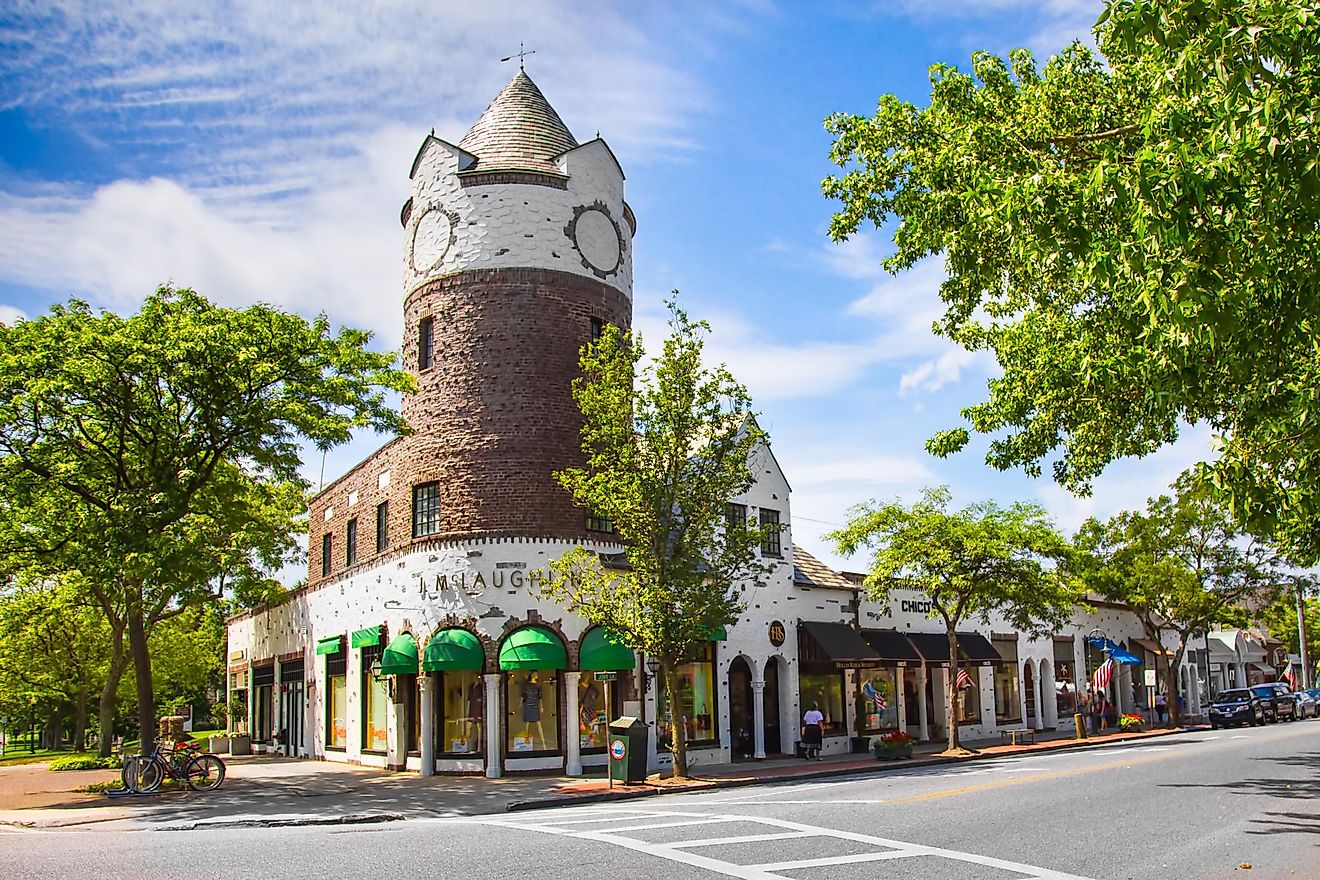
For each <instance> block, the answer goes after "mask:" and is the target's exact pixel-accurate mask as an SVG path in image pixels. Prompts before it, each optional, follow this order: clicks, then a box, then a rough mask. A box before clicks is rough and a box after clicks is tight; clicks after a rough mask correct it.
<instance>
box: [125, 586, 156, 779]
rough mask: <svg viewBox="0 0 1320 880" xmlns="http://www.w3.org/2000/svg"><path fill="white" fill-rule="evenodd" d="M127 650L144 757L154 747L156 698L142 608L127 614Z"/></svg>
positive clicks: (140, 744)
mask: <svg viewBox="0 0 1320 880" xmlns="http://www.w3.org/2000/svg"><path fill="white" fill-rule="evenodd" d="M128 650H129V653H130V654H132V656H133V672H134V673H135V677H136V679H137V698H138V742H139V747H140V749H141V753H142V754H144V755H146V754H150V753H151V751H152V750H153V749H154V748H155V747H156V698H155V694H153V693H152V688H151V654H150V653H149V652H148V651H147V633H146V629H145V628H144V627H143V622H142V606H141V605H140V604H139V605H136V606H135V607H133V608H131V609H130V610H129V613H128Z"/></svg>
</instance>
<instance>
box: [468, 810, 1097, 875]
mask: <svg viewBox="0 0 1320 880" xmlns="http://www.w3.org/2000/svg"><path fill="white" fill-rule="evenodd" d="M461 821H464V822H476V823H480V824H482V825H493V826H497V827H501V828H505V829H509V830H517V831H526V832H532V833H539V834H550V835H557V836H561V837H572V838H578V839H581V840H590V841H598V842H601V843H606V844H610V845H613V846H618V847H622V848H625V849H630V850H634V851H636V852H639V853H643V854H645V855H648V856H652V857H654V858H658V859H664V860H667V861H670V862H677V863H681V864H685V865H691V866H693V867H696V868H704V869H706V870H707V871H710V872H712V873H714V874H719V875H722V876H725V877H734V878H738V880H794V878H795V877H796V876H799V875H798V872H801V871H803V870H806V869H815V868H825V867H834V868H845V866H865V865H869V864H872V863H878V862H887V863H891V867H898V866H897V865H894V864H892V863H895V862H901V860H906V859H916V860H921V861H931V860H935V861H943V862H945V863H946V864H947V868H946V869H945V870H943V871H935V872H936V873H940V874H947V875H948V876H961V875H962V873H963V872H962V871H959V870H958V864H957V863H961V864H962V865H963V866H964V868H965V867H966V866H968V865H979V866H981V867H983V868H991V869H999V871H1000V872H1003V873H1002V874H1000V873H997V874H996V876H1003V877H1005V878H1039V880H1087V878H1083V877H1079V876H1078V875H1076V874H1066V873H1062V872H1059V871H1055V870H1052V869H1048V868H1040V867H1035V866H1033V865H1024V864H1020V863H1018V862H1012V861H1007V860H1004V859H998V858H994V857H993V856H985V855H979V854H976V853H964V852H958V851H955V850H949V849H943V848H940V847H933V846H926V845H923V844H917V843H907V842H904V841H899V840H890V839H888V838H883V837H875V836H872V835H869V834H859V833H857V832H852V831H844V830H841V829H835V828H826V827H822V826H817V825H806V824H803V823H801V822H790V821H787V820H784V819H774V818H768V817H765V816H750V815H743V814H738V813H725V812H699V811H691V810H669V809H646V808H624V809H621V808H619V807H617V806H610V807H598V808H592V807H575V808H569V809H565V810H553V811H546V812H538V813H536V814H525V815H520V816H511V817H496V816H491V817H484V818H480V819H476V818H474V819H465V820H461ZM783 842H791V843H792V846H790V847H784V846H775V845H776V844H782V843H783ZM776 852H778V853H779V854H781V856H783V855H792V856H795V857H792V858H785V857H781V858H777V859H771V860H768V861H767V860H766V859H767V858H768V857H769V856H768V854H770V853H776ZM796 856H801V857H796ZM913 867H914V868H915V867H916V866H915V865H914V866H913ZM923 868H925V866H923ZM925 870H933V871H934V867H933V866H932V867H931V868H925ZM891 873H892V872H891V871H890V870H889V869H886V874H887V875H888V874H891ZM918 873H921V874H922V875H923V876H925V873H924V870H923V871H918ZM813 876H819V874H814V875H813ZM830 876H831V877H837V878H840V880H848V878H850V877H857V878H861V877H870V876H874V875H873V874H872V873H870V872H864V873H856V874H849V873H846V872H831V874H830Z"/></svg>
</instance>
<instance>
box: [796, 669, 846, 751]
mask: <svg viewBox="0 0 1320 880" xmlns="http://www.w3.org/2000/svg"><path fill="white" fill-rule="evenodd" d="M798 688H799V690H798V698H799V700H800V701H801V702H800V705H801V706H802V711H803V712H805V711H807V710H808V709H810V708H811V707H812V706H813V705H817V706H819V707H820V711H821V713H822V714H824V716H825V723H824V724H823V725H821V727H822V730H821V733H822V734H823V735H825V736H843V735H844V734H845V733H847V730H846V724H847V715H845V714H844V710H843V673H841V672H837V671H831V672H807V671H805V670H804V671H803V672H802V673H800V674H799V676H798Z"/></svg>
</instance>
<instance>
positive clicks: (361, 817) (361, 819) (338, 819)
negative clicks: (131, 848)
mask: <svg viewBox="0 0 1320 880" xmlns="http://www.w3.org/2000/svg"><path fill="white" fill-rule="evenodd" d="M406 818H407V817H406V816H404V815H403V814H402V813H345V814H343V815H340V816H270V817H265V818H261V817H252V818H250V819H218V820H215V821H211V820H207V819H198V820H197V821H196V822H182V823H179V824H175V825H160V826H158V827H155V828H147V829H143V830H145V831H203V830H209V829H212V828H297V827H300V826H303V825H377V824H380V823H382V822H401V821H403V820H404V819H406Z"/></svg>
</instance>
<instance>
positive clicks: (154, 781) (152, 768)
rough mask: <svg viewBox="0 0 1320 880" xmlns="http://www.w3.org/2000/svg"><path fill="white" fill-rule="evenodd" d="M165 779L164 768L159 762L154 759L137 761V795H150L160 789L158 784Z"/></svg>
mask: <svg viewBox="0 0 1320 880" xmlns="http://www.w3.org/2000/svg"><path fill="white" fill-rule="evenodd" d="M164 779H165V768H164V767H162V766H161V763H160V761H158V760H156V759H154V758H143V759H142V760H140V761H138V776H137V789H136V791H137V792H138V793H139V794H151V793H152V792H153V791H155V790H156V789H158V788H160V784H161V782H162V781H164Z"/></svg>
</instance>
